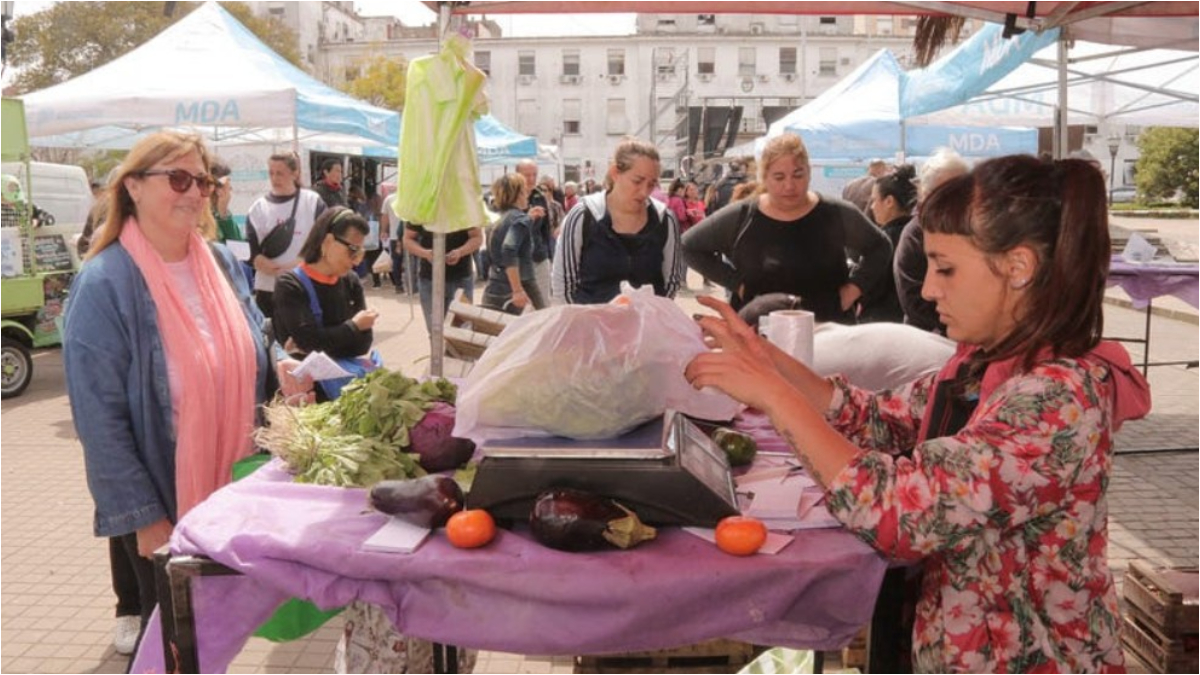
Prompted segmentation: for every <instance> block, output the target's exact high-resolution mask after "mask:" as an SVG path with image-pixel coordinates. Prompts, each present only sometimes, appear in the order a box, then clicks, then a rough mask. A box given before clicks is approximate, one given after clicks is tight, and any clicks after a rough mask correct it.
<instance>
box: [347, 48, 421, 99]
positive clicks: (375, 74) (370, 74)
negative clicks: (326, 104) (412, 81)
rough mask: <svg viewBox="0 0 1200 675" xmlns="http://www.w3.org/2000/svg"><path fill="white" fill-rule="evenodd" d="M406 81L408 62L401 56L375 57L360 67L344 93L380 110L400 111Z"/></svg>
mask: <svg viewBox="0 0 1200 675" xmlns="http://www.w3.org/2000/svg"><path fill="white" fill-rule="evenodd" d="M407 81H408V61H406V60H405V59H404V57H403V56H397V57H395V58H389V57H386V56H382V55H376V56H373V57H371V58H370V59H368V60H367V61H366V63H365V65H362V66H360V68H359V76H358V77H356V78H354V79H353V80H351V81H350V83H349V84H347V85H346V88H345V91H346V93H347V94H350V95H351V96H353V97H355V98H359V99H362V100H364V101H367V102H368V103H371V104H372V105H377V106H379V107H380V108H387V109H388V110H396V111H400V110H403V109H404V87H405V83H406V82H407Z"/></svg>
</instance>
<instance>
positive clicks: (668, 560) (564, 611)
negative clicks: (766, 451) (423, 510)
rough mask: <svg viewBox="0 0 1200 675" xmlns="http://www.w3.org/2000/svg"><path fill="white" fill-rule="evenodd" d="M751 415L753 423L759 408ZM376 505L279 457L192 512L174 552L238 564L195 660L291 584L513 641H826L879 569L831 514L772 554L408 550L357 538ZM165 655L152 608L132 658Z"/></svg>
mask: <svg viewBox="0 0 1200 675" xmlns="http://www.w3.org/2000/svg"><path fill="white" fill-rule="evenodd" d="M753 424H755V423H752V426H753ZM756 424H758V426H759V431H760V432H761V431H762V425H763V421H762V420H758V421H757V422H756ZM756 435H757V434H756ZM765 447H767V448H771V447H772V445H771V443H770V442H768V443H766V446H765ZM384 519H385V516H383V515H381V514H378V513H374V512H368V511H367V510H366V491H365V490H361V489H343V488H330V487H321V486H312V485H299V484H295V483H292V482H291V481H290V476H288V475H287V473H286V472H285V471H284V470H283V468H282V465H281V464H280V463H278V461H277V460H276V461H273V462H272V463H271V464H268V465H267V466H265V467H263V468H262V469H260V470H259V471H258V472H257V473H256V474H255V475H253V476H251V477H250V478H247V479H245V480H242V481H240V482H238V483H234V484H231V485H228V486H226V487H225V488H222V489H221V490H219V491H218V492H216V493H215V494H214V495H213V496H212V497H210V498H209V499H208V500H206V501H205V502H204V503H202V504H200V505H199V506H198V507H196V508H195V509H193V510H192V511H191V512H189V513H188V514H187V516H186V517H185V518H183V519H182V520H181V521H180V523H179V525H178V526H177V527H176V529H175V534H174V536H173V538H172V543H171V553H172V555H173V556H176V557H180V556H203V557H206V558H210V559H212V560H213V561H215V562H217V563H220V564H221V565H223V566H225V567H228V568H229V569H230V570H233V571H234V572H236V573H237V574H235V575H231V576H229V575H227V576H205V577H198V578H195V579H193V580H192V598H191V599H192V610H193V612H194V614H195V625H196V629H197V630H196V633H197V635H196V637H197V647H198V651H199V657H198V665H199V669H200V671H201V672H224V671H225V670H226V669H227V667H228V665H229V663H230V662H231V661H232V660H233V658H234V657H235V656H236V655H237V653H238V652H239V651H240V650H241V648H242V646H243V645H244V644H245V642H246V640H247V639H248V638H249V636H250V635H251V633H252V632H253V631H254V629H255V628H256V627H257V626H258V625H259V624H261V623H262V622H263V621H264V620H265V619H266V618H268V617H269V616H270V615H271V613H272V612H273V611H274V609H275V608H276V607H277V606H278V605H279V604H280V603H281V602H283V601H284V600H285V599H287V598H289V597H300V598H304V599H308V600H311V601H313V602H314V603H315V604H317V605H318V606H319V607H321V608H333V607H338V606H341V605H346V604H349V603H350V602H352V601H355V600H363V601H366V602H370V603H374V604H376V605H378V606H380V607H381V608H383V609H384V611H385V612H386V613H387V614H388V615H389V616H390V618H391V619H392V620H393V621H394V622H395V625H396V626H397V628H398V629H399V630H400V631H401V632H402V633H405V634H408V635H412V636H416V637H421V638H426V639H429V640H432V641H434V642H438V643H443V644H450V645H456V646H459V647H468V648H476V649H486V650H496V651H504V652H513V653H520V654H547V655H576V654H604V653H613V652H626V651H634V650H646V649H664V648H671V647H678V646H681V645H687V644H693V643H696V642H700V641H703V640H708V639H712V638H718V637H727V638H732V639H737V640H743V641H746V642H751V643H755V644H762V645H778V646H788V647H796V648H808V649H820V650H827V649H837V648H840V647H843V646H845V645H846V644H847V643H849V642H850V640H851V639H852V638H853V637H854V636H855V635H856V634H857V633H858V631H859V630H860V629H861V628H862V626H864V625H865V624H866V623H867V622H868V621H869V620H870V618H871V615H872V611H873V609H874V606H875V599H876V595H877V593H878V591H879V587H880V583H881V580H882V578H883V575H884V571H885V569H886V567H887V563H886V561H885V560H884V559H883V558H881V557H880V556H879V555H878V554H877V553H876V552H875V551H874V550H873V549H871V548H870V547H868V546H867V545H865V544H863V543H862V542H861V541H859V540H858V539H856V538H855V537H854V536H852V535H851V534H849V533H848V532H846V531H845V530H842V529H840V528H837V529H818V530H802V531H799V532H797V533H796V537H795V541H793V542H792V543H791V544H790V545H789V546H788V547H786V548H785V549H783V551H781V552H780V553H779V554H777V555H756V556H751V557H746V558H739V557H734V556H730V555H727V554H725V553H722V552H720V551H719V550H717V548H716V547H715V546H714V545H712V544H711V543H709V542H706V541H703V540H701V539H699V538H697V537H695V536H693V535H691V534H688V533H686V532H684V531H682V530H680V529H678V528H662V529H660V531H659V537H658V538H657V539H656V540H654V541H652V542H649V543H646V544H643V545H642V546H639V547H638V548H636V549H633V550H629V551H618V550H612V551H603V552H596V553H564V552H560V551H555V550H552V549H549V548H546V547H544V546H542V545H540V544H538V543H537V542H535V541H534V540H533V539H532V537H531V536H530V534H529V532H528V530H527V529H524V528H518V529H515V530H513V531H506V530H502V531H500V532H499V534H498V535H497V537H496V539H495V540H494V541H492V543H490V544H489V545H488V546H486V547H484V548H481V549H474V550H460V549H456V548H454V547H452V546H451V545H450V544H449V543H448V542H447V541H446V539H445V537H444V536H443V535H442V534H441V533H435V534H434V536H432V537H431V538H430V539H429V540H427V541H426V542H425V544H424V545H422V546H421V548H420V549H418V550H417V551H416V552H415V553H413V554H409V555H404V554H393V553H377V552H371V551H364V550H362V543H363V541H364V540H365V539H366V538H367V537H368V536H370V535H371V534H372V533H374V532H375V530H377V529H378V528H379V527H380V526H381V525H382V524H383V522H384ZM163 656H164V652H163V643H162V632H161V626H160V624H159V623H158V617H157V614H156V616H155V619H154V620H152V624H151V626H150V627H148V628H147V631H146V636H145V638H144V642H143V644H142V648H141V649H140V650H139V653H138V656H137V658H136V660H135V663H134V665H133V669H132V672H151V671H153V672H162V668H163V665H164V663H163Z"/></svg>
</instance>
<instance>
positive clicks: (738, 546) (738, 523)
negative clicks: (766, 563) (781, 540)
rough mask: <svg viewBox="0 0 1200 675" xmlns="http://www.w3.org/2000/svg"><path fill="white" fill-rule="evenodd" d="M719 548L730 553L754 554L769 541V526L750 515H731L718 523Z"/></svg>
mask: <svg viewBox="0 0 1200 675" xmlns="http://www.w3.org/2000/svg"><path fill="white" fill-rule="evenodd" d="M716 534H717V548H719V549H721V550H722V551H724V552H726V553H728V554H730V555H754V554H755V553H756V552H757V551H758V549H760V548H762V545H763V544H765V543H766V541H767V526H766V525H763V522H762V521H761V520H758V519H757V518H750V517H749V516H729V517H727V518H722V519H721V522H719V523H717V533H716Z"/></svg>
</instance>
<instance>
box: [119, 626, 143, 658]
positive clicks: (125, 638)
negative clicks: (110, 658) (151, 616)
mask: <svg viewBox="0 0 1200 675" xmlns="http://www.w3.org/2000/svg"><path fill="white" fill-rule="evenodd" d="M141 630H142V617H140V616H118V617H117V625H116V628H115V629H114V630H113V649H115V650H116V651H117V653H118V654H124V655H126V656H128V655H130V654H132V653H133V648H134V647H136V646H137V639H138V633H139V632H140V631H141Z"/></svg>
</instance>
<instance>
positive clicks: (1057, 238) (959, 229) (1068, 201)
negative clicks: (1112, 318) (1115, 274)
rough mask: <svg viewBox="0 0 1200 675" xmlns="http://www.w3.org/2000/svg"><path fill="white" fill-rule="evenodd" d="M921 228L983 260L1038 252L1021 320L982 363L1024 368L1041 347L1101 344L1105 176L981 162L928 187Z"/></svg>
mask: <svg viewBox="0 0 1200 675" xmlns="http://www.w3.org/2000/svg"><path fill="white" fill-rule="evenodd" d="M920 222H921V228H922V229H923V230H924V231H925V232H926V233H935V234H956V235H960V236H964V237H968V238H969V239H970V240H971V243H972V244H974V245H975V247H976V248H978V249H979V250H980V251H982V252H983V253H985V254H987V255H988V256H989V257H992V256H998V255H1001V254H1003V253H1006V252H1008V251H1011V250H1012V249H1014V248H1016V247H1017V246H1020V245H1026V246H1029V247H1030V248H1032V249H1033V250H1034V252H1035V253H1036V255H1037V258H1038V264H1037V271H1036V272H1035V274H1034V276H1033V278H1032V280H1031V282H1030V284H1029V286H1028V292H1027V293H1026V295H1025V301H1024V312H1023V314H1022V315H1021V320H1020V321H1018V322H1017V324H1016V326H1015V327H1014V329H1013V331H1012V333H1010V334H1009V335H1007V336H1006V337H1004V338H1003V339H1002V340H1001V341H1000V343H999V344H998V345H997V346H996V348H995V349H994V350H993V351H992V352H991V353H990V354H987V355H986V356H984V357H983V358H984V359H985V360H987V361H999V360H1003V359H1008V358H1012V357H1015V356H1019V357H1021V358H1022V359H1023V363H1024V366H1025V368H1031V367H1032V366H1033V364H1034V362H1035V360H1036V358H1037V355H1038V353H1039V352H1040V351H1042V350H1043V349H1049V350H1050V351H1051V353H1053V354H1055V355H1056V356H1068V357H1077V356H1082V355H1083V354H1085V353H1087V352H1088V351H1089V350H1091V349H1092V348H1093V347H1095V346H1096V344H1097V343H1099V341H1100V336H1101V335H1102V334H1103V332H1104V309H1103V305H1104V287H1105V280H1106V279H1107V277H1108V266H1109V260H1110V258H1111V256H1112V244H1111V242H1110V241H1109V235H1108V208H1107V205H1106V202H1105V191H1104V176H1103V175H1101V173H1100V171H1099V170H1098V169H1097V168H1096V167H1095V166H1094V165H1093V164H1092V163H1091V162H1087V161H1083V160H1078V159H1062V160H1048V161H1047V160H1042V159H1038V158H1036V157H1033V156H1032V155H1013V156H1009V157H998V158H996V159H991V160H988V161H986V162H983V163H981V164H979V165H978V166H976V167H975V169H974V170H973V171H971V173H968V174H966V175H964V176H959V177H957V178H952V179H950V180H948V181H946V182H945V183H943V184H942V185H941V186H939V187H938V188H937V189H935V190H934V191H933V192H932V193H931V194H930V195H929V197H928V198H927V199H926V200H925V203H924V205H923V206H922V207H921V221H920ZM989 266H990V264H989ZM993 269H995V268H994V267H993Z"/></svg>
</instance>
